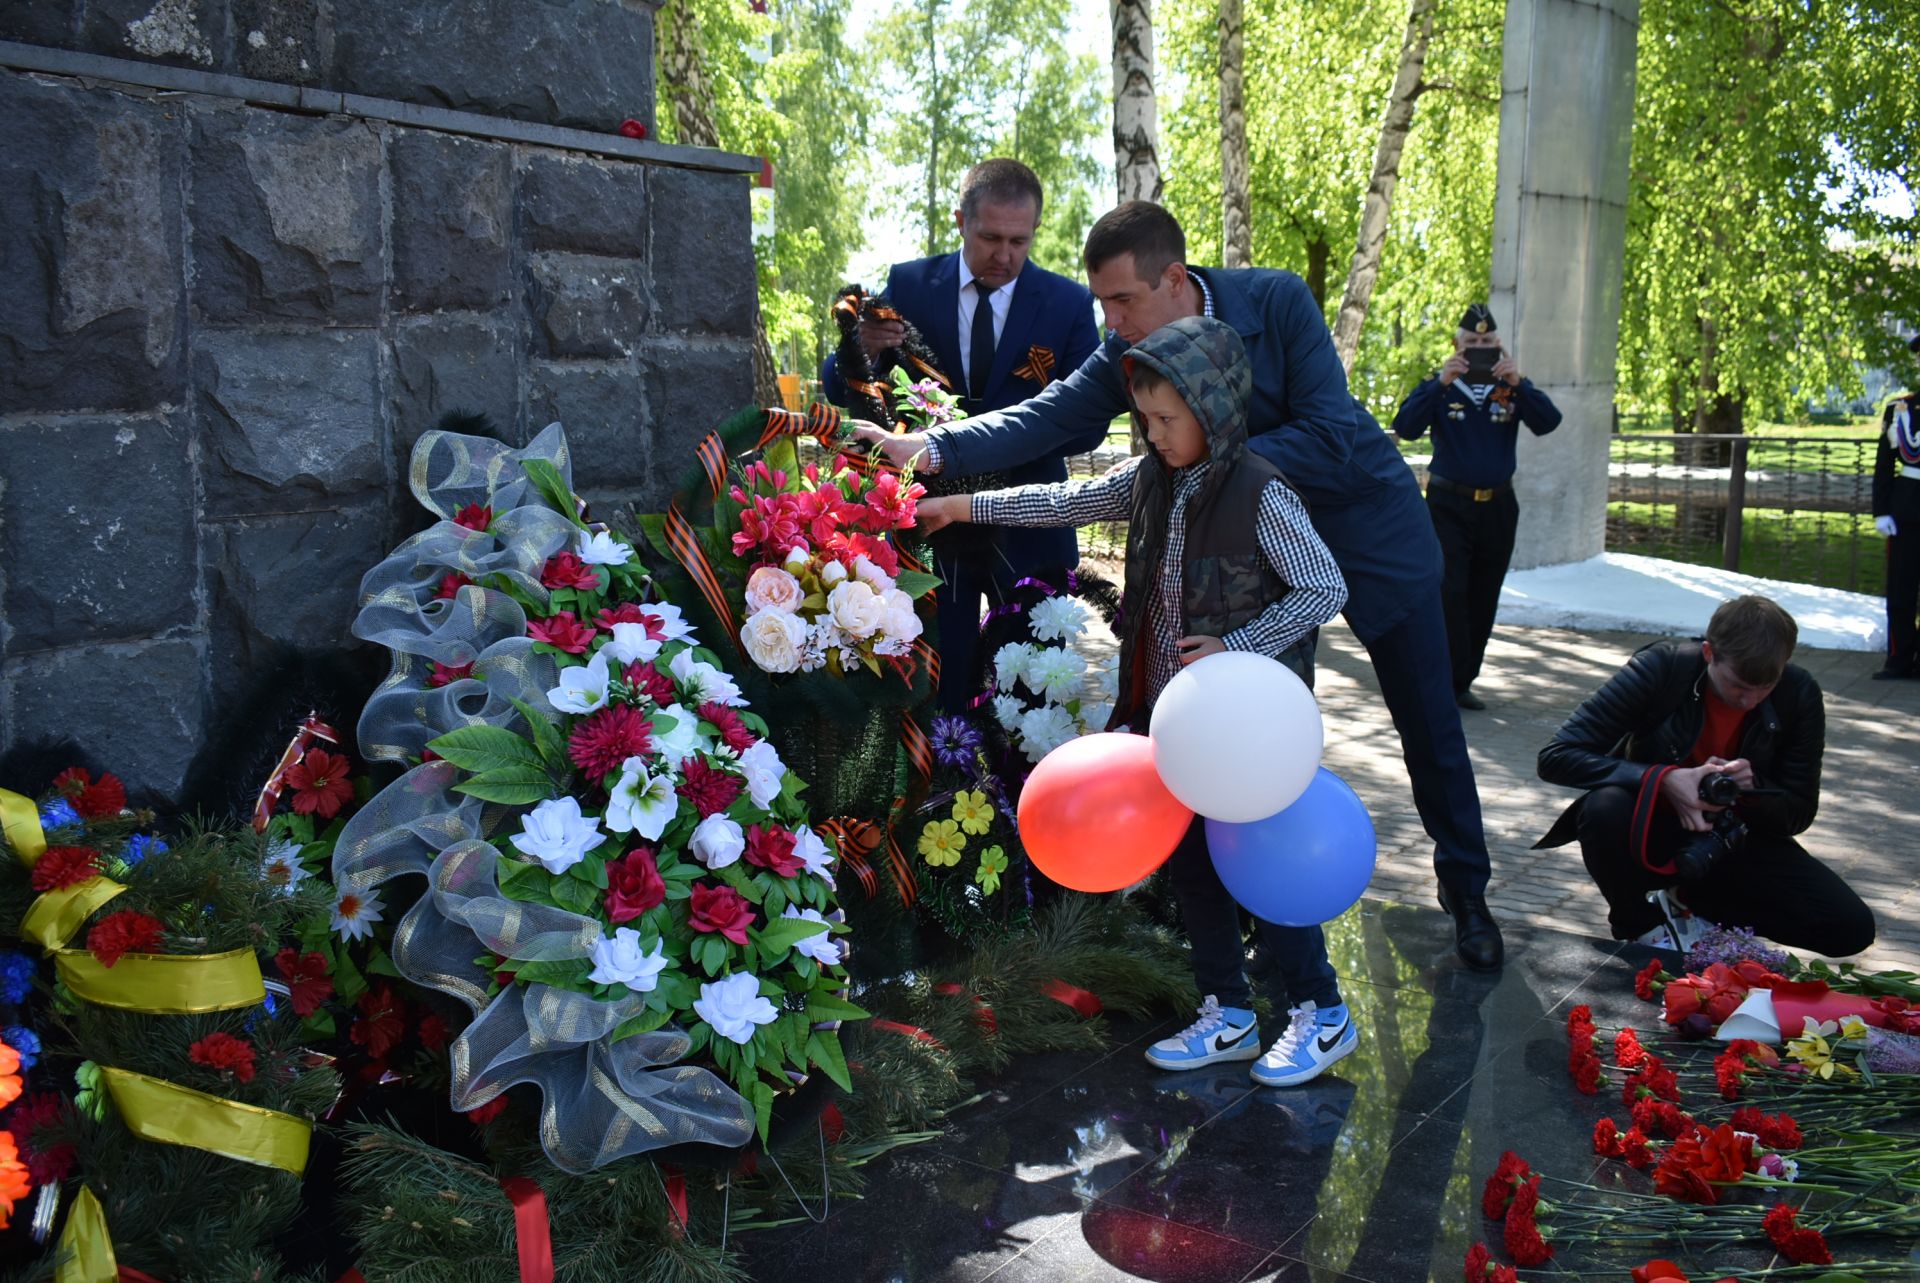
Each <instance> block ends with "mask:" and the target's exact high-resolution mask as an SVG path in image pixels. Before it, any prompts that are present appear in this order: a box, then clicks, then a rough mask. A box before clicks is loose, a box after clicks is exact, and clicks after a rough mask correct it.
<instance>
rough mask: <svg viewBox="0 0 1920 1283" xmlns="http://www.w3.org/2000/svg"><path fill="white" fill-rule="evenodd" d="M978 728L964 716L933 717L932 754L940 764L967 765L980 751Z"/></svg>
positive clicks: (980, 742) (980, 741)
mask: <svg viewBox="0 0 1920 1283" xmlns="http://www.w3.org/2000/svg"><path fill="white" fill-rule="evenodd" d="M982 742H983V741H982V740H981V738H980V728H979V727H977V726H975V725H973V723H971V722H969V721H967V719H966V718H964V717H936V718H934V719H933V755H934V757H936V758H937V759H939V762H940V765H942V766H967V765H970V764H971V763H972V762H973V760H974V758H975V757H976V756H977V755H978V754H979V752H980V745H981V744H982Z"/></svg>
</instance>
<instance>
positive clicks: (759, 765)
mask: <svg viewBox="0 0 1920 1283" xmlns="http://www.w3.org/2000/svg"><path fill="white" fill-rule="evenodd" d="M740 772H741V774H743V775H745V776H746V777H747V795H748V796H749V797H751V798H752V799H753V804H754V805H755V806H757V807H759V808H760V809H761V810H763V811H764V810H766V809H767V808H768V807H770V806H772V805H773V799H775V798H776V797H779V796H780V782H781V781H782V780H784V779H785V778H786V776H787V766H786V763H784V762H782V761H781V760H780V752H779V750H778V749H776V748H774V746H773V745H772V744H770V743H768V742H767V741H766V740H756V741H754V743H753V745H752V746H751V747H749V748H748V749H747V751H746V752H744V753H742V754H741V755H740Z"/></svg>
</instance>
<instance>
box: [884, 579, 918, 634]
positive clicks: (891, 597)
mask: <svg viewBox="0 0 1920 1283" xmlns="http://www.w3.org/2000/svg"><path fill="white" fill-rule="evenodd" d="M880 606H881V609H882V610H884V611H885V612H886V615H885V618H884V619H883V620H882V622H881V625H880V628H881V631H883V632H885V633H886V634H887V636H889V637H898V638H900V639H901V640H903V641H912V640H913V639H914V638H916V637H918V636H919V635H920V634H921V633H922V632H923V631H925V627H926V626H925V625H924V624H922V623H921V622H920V616H919V614H918V613H917V612H915V610H914V609H913V598H911V597H909V596H907V595H906V594H905V593H903V592H901V591H900V590H899V589H898V588H889V589H887V590H886V591H885V592H883V593H881V594H880Z"/></svg>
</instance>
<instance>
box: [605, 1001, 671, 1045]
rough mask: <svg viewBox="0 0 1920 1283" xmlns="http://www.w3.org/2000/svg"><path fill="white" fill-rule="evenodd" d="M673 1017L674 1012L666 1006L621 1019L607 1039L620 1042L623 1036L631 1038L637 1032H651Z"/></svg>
mask: <svg viewBox="0 0 1920 1283" xmlns="http://www.w3.org/2000/svg"><path fill="white" fill-rule="evenodd" d="M672 1019H673V1012H672V1011H670V1010H668V1009H666V1008H664V1007H663V1008H662V1009H660V1010H659V1011H647V1012H645V1013H643V1014H641V1015H638V1016H635V1017H633V1018H632V1019H631V1020H623V1021H621V1022H620V1023H619V1025H617V1026H616V1027H615V1028H614V1031H613V1034H612V1036H610V1037H609V1038H608V1039H607V1041H608V1042H619V1041H620V1040H621V1039H622V1038H631V1037H633V1036H634V1035H635V1034H650V1033H652V1032H653V1031H654V1030H656V1029H658V1028H660V1027H661V1026H662V1025H664V1024H666V1023H667V1022H668V1021H669V1020H672Z"/></svg>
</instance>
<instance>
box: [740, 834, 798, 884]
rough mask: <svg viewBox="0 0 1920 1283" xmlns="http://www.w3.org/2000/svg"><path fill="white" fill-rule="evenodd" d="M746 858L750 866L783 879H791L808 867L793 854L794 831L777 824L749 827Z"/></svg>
mask: <svg viewBox="0 0 1920 1283" xmlns="http://www.w3.org/2000/svg"><path fill="white" fill-rule="evenodd" d="M746 857H747V863H748V864H756V865H759V866H760V867H761V868H763V869H767V870H769V871H771V872H772V873H773V875H774V876H775V877H781V878H790V877H792V876H793V875H794V874H796V873H798V872H800V870H802V869H804V868H806V867H807V864H806V861H804V860H802V859H801V858H800V857H799V856H797V855H795V854H794V853H793V830H791V829H783V828H781V827H780V826H779V825H777V824H769V825H767V826H766V827H765V828H762V827H761V826H760V825H758V824H754V825H750V826H748V828H747V850H746Z"/></svg>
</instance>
